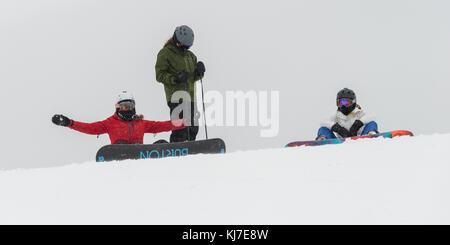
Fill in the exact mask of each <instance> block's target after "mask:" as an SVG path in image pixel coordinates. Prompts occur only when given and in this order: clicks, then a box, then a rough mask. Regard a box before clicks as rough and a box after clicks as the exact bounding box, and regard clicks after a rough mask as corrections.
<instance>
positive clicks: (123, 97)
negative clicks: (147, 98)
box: [116, 91, 136, 104]
mask: <svg viewBox="0 0 450 245" xmlns="http://www.w3.org/2000/svg"><path fill="white" fill-rule="evenodd" d="M124 100H131V101H133V102H135V101H134V96H133V94H131V93H130V92H128V91H122V92H121V93H120V94H119V95H117V98H116V104H119V103H120V102H121V101H124ZM135 103H136V102H135Z"/></svg>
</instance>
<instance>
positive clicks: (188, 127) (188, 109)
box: [183, 81, 192, 141]
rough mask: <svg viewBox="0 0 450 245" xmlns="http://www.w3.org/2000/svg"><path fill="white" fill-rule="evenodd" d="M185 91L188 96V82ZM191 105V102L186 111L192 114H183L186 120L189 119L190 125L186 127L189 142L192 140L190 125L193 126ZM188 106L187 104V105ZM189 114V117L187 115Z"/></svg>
mask: <svg viewBox="0 0 450 245" xmlns="http://www.w3.org/2000/svg"><path fill="white" fill-rule="evenodd" d="M184 91H185V92H186V95H187V94H188V90H187V81H186V82H185V83H184ZM185 97H187V96H185ZM184 102H187V101H183V103H184ZM191 103H192V102H190V101H189V105H187V107H188V108H186V109H187V110H186V112H190V113H183V117H186V118H188V122H189V123H188V125H189V126H187V127H186V131H187V141H190V140H191V133H190V132H189V131H190V130H189V129H190V124H192V120H191V119H192V112H191V110H190V107H191ZM186 104H187V103H186ZM187 114H188V115H187Z"/></svg>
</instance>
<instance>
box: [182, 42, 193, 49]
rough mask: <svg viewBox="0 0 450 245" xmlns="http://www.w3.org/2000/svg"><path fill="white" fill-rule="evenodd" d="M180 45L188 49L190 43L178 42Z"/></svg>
mask: <svg viewBox="0 0 450 245" xmlns="http://www.w3.org/2000/svg"><path fill="white" fill-rule="evenodd" d="M180 45H181V47H183V48H185V49H189V48H190V47H191V46H190V45H186V44H183V43H181V42H180Z"/></svg>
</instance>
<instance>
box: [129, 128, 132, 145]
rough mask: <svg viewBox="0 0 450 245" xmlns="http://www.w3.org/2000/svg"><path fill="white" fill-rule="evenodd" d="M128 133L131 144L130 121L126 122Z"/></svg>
mask: <svg viewBox="0 0 450 245" xmlns="http://www.w3.org/2000/svg"><path fill="white" fill-rule="evenodd" d="M128 133H129V134H130V144H132V143H131V128H130V123H128Z"/></svg>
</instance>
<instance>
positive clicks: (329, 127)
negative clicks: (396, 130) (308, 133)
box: [316, 88, 378, 140]
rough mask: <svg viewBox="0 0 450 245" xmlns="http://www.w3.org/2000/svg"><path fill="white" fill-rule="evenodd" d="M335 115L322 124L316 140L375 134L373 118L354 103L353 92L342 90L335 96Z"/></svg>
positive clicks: (375, 125)
mask: <svg viewBox="0 0 450 245" xmlns="http://www.w3.org/2000/svg"><path fill="white" fill-rule="evenodd" d="M336 105H337V107H338V109H337V111H336V114H335V115H333V116H332V117H331V118H330V119H329V120H327V121H324V122H322V124H321V127H320V128H319V131H318V133H317V138H316V140H325V139H335V138H346V137H354V136H360V135H366V134H377V133H378V125H377V123H376V122H375V121H374V120H375V116H373V115H369V114H366V112H365V111H363V110H362V109H361V107H360V106H359V105H358V104H357V103H356V94H355V92H353V90H351V89H348V88H344V89H342V90H340V91H339V92H338V94H337V96H336Z"/></svg>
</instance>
